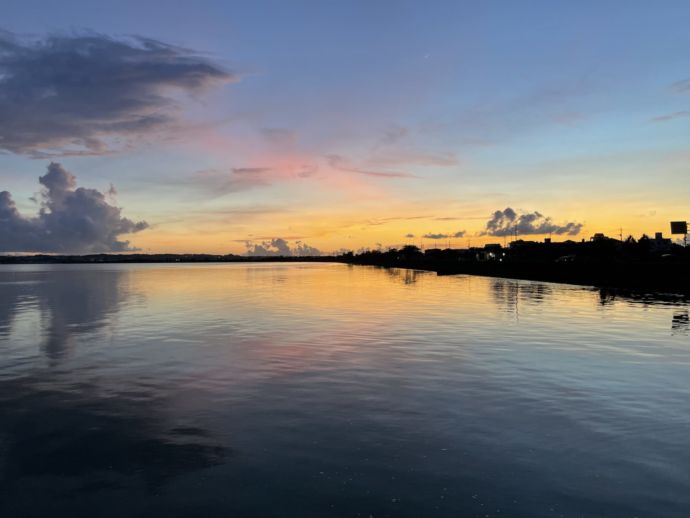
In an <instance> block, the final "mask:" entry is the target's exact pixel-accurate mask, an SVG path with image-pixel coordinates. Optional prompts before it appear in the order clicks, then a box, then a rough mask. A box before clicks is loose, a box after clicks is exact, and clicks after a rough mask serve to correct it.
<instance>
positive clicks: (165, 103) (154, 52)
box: [0, 32, 238, 157]
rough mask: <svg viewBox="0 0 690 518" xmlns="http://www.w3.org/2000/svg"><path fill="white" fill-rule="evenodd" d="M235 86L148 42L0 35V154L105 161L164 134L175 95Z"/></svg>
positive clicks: (192, 58) (196, 59)
mask: <svg viewBox="0 0 690 518" xmlns="http://www.w3.org/2000/svg"><path fill="white" fill-rule="evenodd" d="M237 79H238V77H237V76H236V75H235V74H233V73H231V72H227V71H225V70H223V69H221V68H220V67H218V66H217V65H215V64H213V63H211V62H210V61H209V60H207V59H206V58H204V57H201V56H200V55H198V54H196V53H194V52H193V51H191V50H188V49H185V48H181V47H176V46H172V45H168V44H166V43H162V42H160V41H156V40H152V39H148V38H142V37H131V38H127V39H115V38H110V37H108V36H104V35H101V34H95V33H88V34H67V35H65V34H61V35H53V36H48V37H46V38H45V39H42V40H33V41H20V40H19V39H17V38H16V37H14V36H12V35H11V34H9V33H3V32H0V120H2V126H0V150H5V151H9V152H12V153H18V154H24V155H29V156H33V157H45V156H55V155H94V154H103V153H107V152H110V151H113V150H114V149H117V148H120V147H122V146H125V145H127V144H130V143H133V142H134V140H135V139H136V138H137V137H139V138H141V137H142V136H143V135H144V134H150V132H151V131H153V130H163V129H170V128H171V127H172V126H173V124H174V122H175V121H176V119H177V112H178V111H179V103H178V101H176V100H175V98H176V96H177V94H178V93H179V92H183V93H186V94H197V93H199V92H201V91H203V90H204V89H206V88H207V87H209V86H211V85H213V84H216V83H220V82H224V81H225V82H227V81H233V80H237ZM177 97H179V96H177Z"/></svg>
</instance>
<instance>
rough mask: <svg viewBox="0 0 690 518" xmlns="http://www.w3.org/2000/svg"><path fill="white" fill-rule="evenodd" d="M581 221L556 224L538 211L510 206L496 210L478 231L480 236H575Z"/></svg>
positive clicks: (579, 228)
mask: <svg viewBox="0 0 690 518" xmlns="http://www.w3.org/2000/svg"><path fill="white" fill-rule="evenodd" d="M583 226H584V224H583V223H577V222H574V221H570V222H567V223H565V224H563V225H557V224H555V223H554V222H553V220H552V219H551V218H550V217H548V216H544V215H543V214H542V213H540V212H539V211H534V212H526V213H524V214H519V215H518V213H517V212H515V210H513V209H512V208H510V207H506V209H505V210H497V211H496V212H494V213H493V214H492V216H491V218H490V219H489V220H488V221H487V222H486V228H485V230H484V231H482V232H480V234H479V235H481V236H496V237H504V236H512V235H515V234H516V233H517V235H523V236H524V235H543V234H558V235H563V234H567V235H569V236H575V235H577V234H579V233H580V230H582V227H583Z"/></svg>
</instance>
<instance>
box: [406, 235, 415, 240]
mask: <svg viewBox="0 0 690 518" xmlns="http://www.w3.org/2000/svg"><path fill="white" fill-rule="evenodd" d="M405 237H407V238H410V239H412V238H413V237H414V234H405Z"/></svg>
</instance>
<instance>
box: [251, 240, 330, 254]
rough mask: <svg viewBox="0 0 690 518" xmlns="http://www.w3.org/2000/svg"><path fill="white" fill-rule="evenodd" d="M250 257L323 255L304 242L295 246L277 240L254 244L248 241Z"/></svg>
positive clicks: (299, 242) (297, 242)
mask: <svg viewBox="0 0 690 518" xmlns="http://www.w3.org/2000/svg"><path fill="white" fill-rule="evenodd" d="M245 245H246V247H247V256H248V257H316V256H320V255H321V250H319V249H318V248H315V247H313V246H309V245H308V244H306V243H304V242H302V241H295V243H294V245H293V246H290V243H289V242H288V241H287V240H285V239H283V238H280V237H278V238H275V239H271V240H266V241H262V242H261V243H258V244H257V243H252V242H250V241H247V243H245Z"/></svg>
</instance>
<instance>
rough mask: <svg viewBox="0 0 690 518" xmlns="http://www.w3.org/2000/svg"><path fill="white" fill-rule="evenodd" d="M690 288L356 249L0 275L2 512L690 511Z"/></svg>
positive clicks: (658, 516) (610, 516)
mask: <svg viewBox="0 0 690 518" xmlns="http://www.w3.org/2000/svg"><path fill="white" fill-rule="evenodd" d="M688 307H689V305H688V303H687V302H684V301H682V300H676V299H673V298H671V299H666V300H659V299H655V298H651V297H647V298H641V299H632V298H624V297H617V296H615V295H614V294H611V293H601V292H599V291H598V290H594V289H590V288H583V287H575V286H566V285H558V284H548V283H537V282H530V281H512V280H506V279H490V278H483V277H471V276H451V277H437V276H436V275H435V274H433V273H422V272H414V271H410V270H385V269H377V268H370V267H356V266H355V267H353V266H347V265H338V264H278V263H276V264H230V265H58V266H55V265H51V266H35V265H31V266H2V267H0V515H1V516H70V517H72V516H113V517H115V516H118V517H119V516H268V517H273V516H275V517H292V516H295V517H324V516H338V517H340V516H343V517H350V516H352V517H357V516H362V517H374V518H378V517H385V516H401V517H402V516H404V517H423V516H453V517H464V516H467V517H474V516H477V517H501V516H504V517H513V518H522V517H524V518H540V517H601V518H618V517H621V518H623V517H626V518H628V517H629V518H632V517H636V516H637V517H640V518H642V517H650V518H665V517H669V518H671V517H673V518H676V517H677V518H687V517H688V516H690V337H689V336H688V335H689V334H690V333H689V327H690V324H689V319H688Z"/></svg>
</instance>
